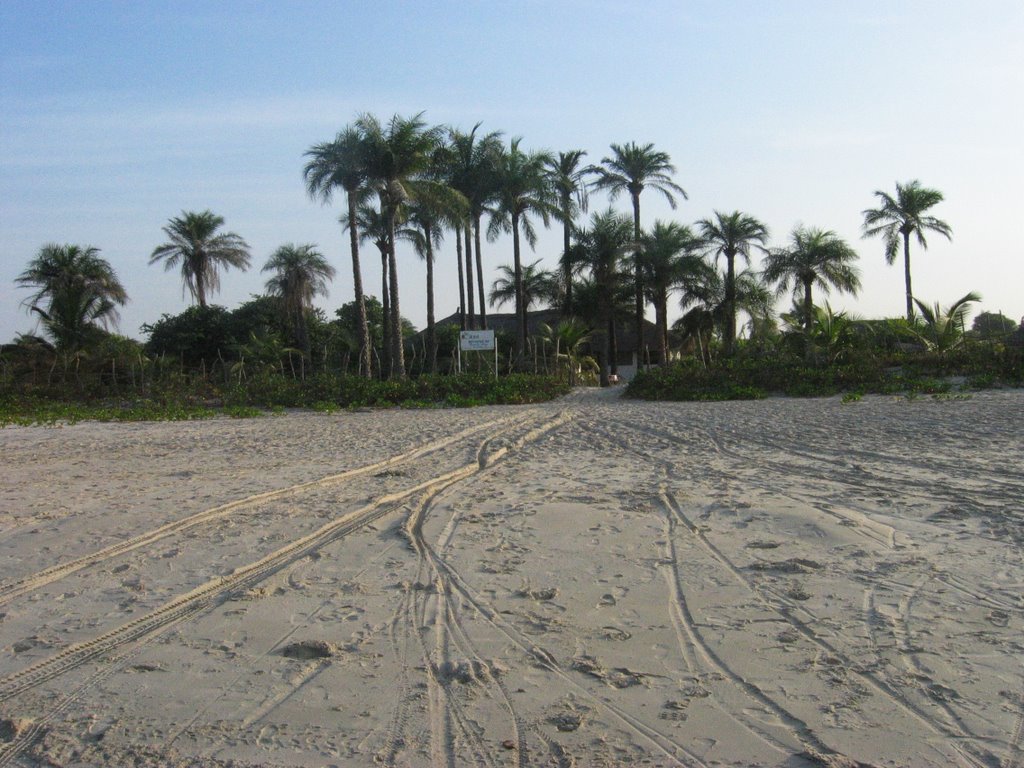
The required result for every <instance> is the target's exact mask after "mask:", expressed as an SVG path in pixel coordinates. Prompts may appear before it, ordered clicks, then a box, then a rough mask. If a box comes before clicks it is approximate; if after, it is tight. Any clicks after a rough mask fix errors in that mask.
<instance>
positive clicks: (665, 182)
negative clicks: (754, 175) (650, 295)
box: [594, 141, 687, 365]
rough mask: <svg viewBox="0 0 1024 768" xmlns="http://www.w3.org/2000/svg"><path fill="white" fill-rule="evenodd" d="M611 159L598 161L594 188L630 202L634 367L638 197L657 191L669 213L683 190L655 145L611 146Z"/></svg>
mask: <svg viewBox="0 0 1024 768" xmlns="http://www.w3.org/2000/svg"><path fill="white" fill-rule="evenodd" d="M611 150H612V154H611V156H610V157H604V158H602V159H601V164H602V165H601V166H597V167H595V168H594V171H595V172H596V173H597V179H596V181H595V182H594V188H595V189H603V190H606V191H607V192H608V196H609V197H610V198H611V199H612V200H614V199H615V198H616V197H618V195H619V194H620V193H621V192H623V191H626V192H629V196H630V199H631V200H632V202H633V242H634V243H635V244H636V248H637V250H636V251H634V254H633V275H634V278H635V280H636V286H635V288H634V291H635V293H634V295H635V299H636V317H635V321H636V350H637V365H639V364H640V356H641V352H642V350H643V345H644V284H643V269H642V267H641V265H640V195H641V193H642V192H643V191H644V189H645V188H647V187H650V188H651V189H654V190H657V191H658V192H660V193H661V194H662V196H663V197H664V198H665V199H666V200H668V204H669V205H670V206H671V207H672V210H675V208H676V198H675V195H680V196H681V197H682V198H683V199H684V200H686V199H687V197H686V191H685V190H684V189H683V188H682V187H680V186H679V185H678V184H676V183H675V182H674V181H672V174H673V173H675V172H676V168H675V166H674V165H672V160H671V158H670V157H669V155H668V153H666V152H660V151H658V150H656V149H655V148H654V144H644V145H643V146H640V145H639V144H637V143H636V142H633V141H631V142H629V143H627V144H622V145H619V144H612V145H611Z"/></svg>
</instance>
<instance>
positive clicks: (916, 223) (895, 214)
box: [863, 179, 953, 321]
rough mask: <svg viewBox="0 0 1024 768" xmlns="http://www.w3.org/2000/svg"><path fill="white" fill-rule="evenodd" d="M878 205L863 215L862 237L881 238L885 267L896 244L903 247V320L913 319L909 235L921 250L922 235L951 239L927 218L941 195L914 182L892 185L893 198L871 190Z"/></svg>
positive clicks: (946, 229)
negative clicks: (905, 295) (912, 236)
mask: <svg viewBox="0 0 1024 768" xmlns="http://www.w3.org/2000/svg"><path fill="white" fill-rule="evenodd" d="M875 196H876V197H878V199H879V201H880V203H881V204H880V205H879V206H878V208H869V209H867V210H865V211H864V212H863V213H864V228H863V229H864V237H874V236H875V235H881V236H882V239H883V242H884V243H885V260H886V262H887V263H888V264H892V263H893V262H894V261H896V256H897V254H898V253H899V249H900V245H901V244H902V245H903V274H904V280H905V282H906V288H907V320H908V321H912V320H913V319H914V292H913V289H912V288H911V284H910V236H911V235H914V236H915V237H916V238H917V242H918V243H919V244H920V246H921V247H922V248H927V247H928V243H927V241H926V240H925V232H938V233H939V234H940V235H942V236H943V237H945V238H946V239H947V240H952V239H953V230H952V229H951V228H950V226H949V224H947V223H946V222H944V221H942V220H941V219H937V218H935V217H934V216H929V215H927V213H926V212H927V211H928V210H929V209H931V208H933V207H934V206H936V205H938V204H939V203H941V202H942V199H943V197H942V193H941V192H939V191H938V190H936V189H928V188H927V187H922V186H921V182H920V181H918V180H917V179H914V180H913V181H910V182H907V183H906V184H900V183H898V182H897V184H896V197H893V196H892V195H890V194H889V193H887V192H882V191H880V190H876V191H875Z"/></svg>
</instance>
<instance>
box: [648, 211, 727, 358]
mask: <svg viewBox="0 0 1024 768" xmlns="http://www.w3.org/2000/svg"><path fill="white" fill-rule="evenodd" d="M641 243H642V245H643V250H642V265H643V270H644V285H645V288H646V290H647V294H648V297H649V298H650V300H651V303H653V304H654V314H655V325H656V326H657V328H658V347H659V352H660V353H661V362H662V364H663V365H664V364H665V363H667V362H668V300H669V294H670V293H671V292H672V291H673V290H675V289H676V288H683V289H684V290H692V289H695V288H696V287H697V286H699V285H701V284H703V282H705V281H706V280H707V279H708V278H707V274H706V273H707V272H708V271H709V270H710V269H711V267H710V266H709V265H708V263H707V262H706V261H704V259H703V258H702V257H701V255H700V254H699V250H700V247H701V240H700V238H699V237H697V236H696V235H695V234H694V233H693V230H691V229H690V228H689V227H687V226H686V225H684V224H677V223H675V222H671V223H667V224H666V223H665V222H661V221H655V222H654V226H653V227H652V228H651V231H650V232H649V233H647V234H645V235H643V237H642V239H641Z"/></svg>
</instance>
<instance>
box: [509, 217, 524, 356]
mask: <svg viewBox="0 0 1024 768" xmlns="http://www.w3.org/2000/svg"><path fill="white" fill-rule="evenodd" d="M512 262H513V266H514V267H515V281H516V326H517V328H516V330H517V333H516V339H517V340H516V348H517V349H516V356H517V357H519V356H521V355H522V354H523V351H524V350H525V349H526V336H527V333H526V302H524V301H523V298H524V297H523V265H522V262H521V261H520V253H519V214H513V215H512Z"/></svg>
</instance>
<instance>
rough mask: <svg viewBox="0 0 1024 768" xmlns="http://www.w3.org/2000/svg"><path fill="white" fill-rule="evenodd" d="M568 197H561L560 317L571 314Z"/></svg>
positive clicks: (570, 223)
mask: <svg viewBox="0 0 1024 768" xmlns="http://www.w3.org/2000/svg"><path fill="white" fill-rule="evenodd" d="M569 208H570V205H569V197H568V195H563V196H562V216H564V217H565V218H564V221H563V222H562V260H563V264H562V279H563V280H564V281H565V296H564V297H563V301H564V303H563V304H562V317H567V316H568V315H569V314H571V313H572V264H570V263H569V250H570V249H571V248H572V242H571V237H572V221H570V219H569Z"/></svg>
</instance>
